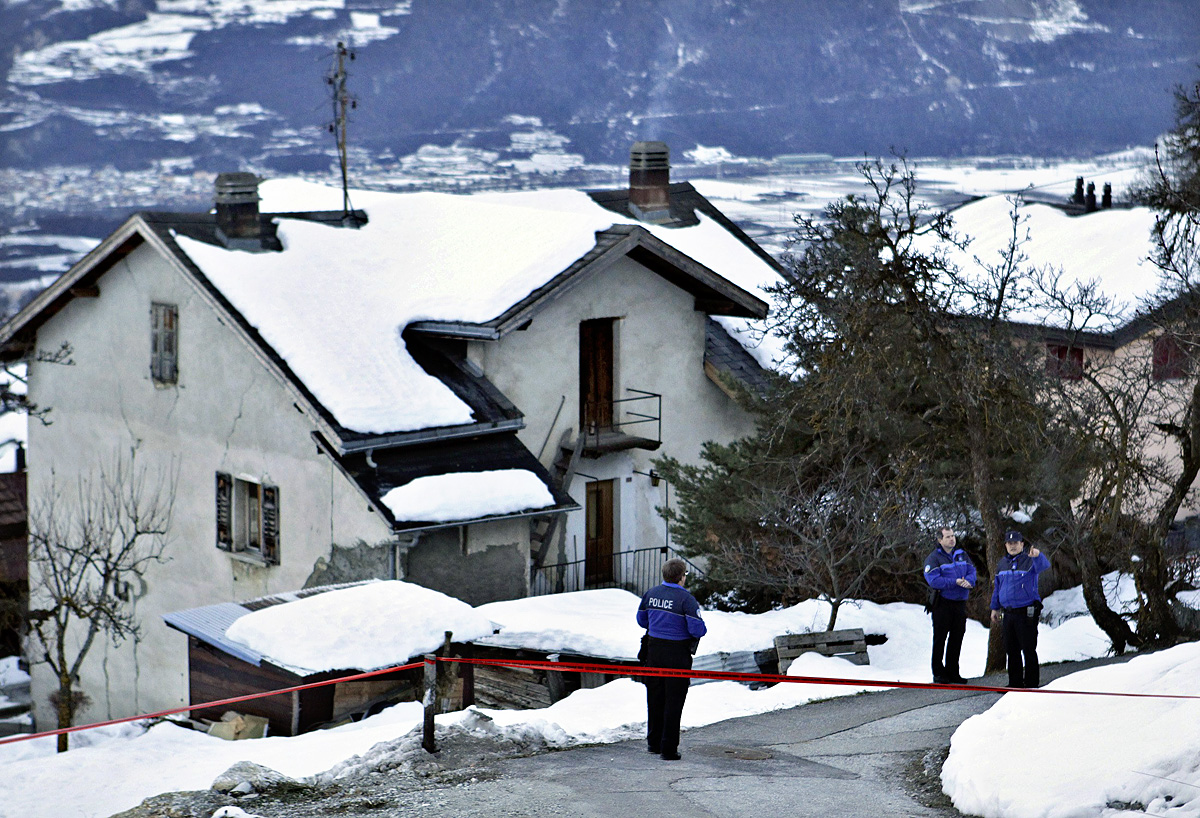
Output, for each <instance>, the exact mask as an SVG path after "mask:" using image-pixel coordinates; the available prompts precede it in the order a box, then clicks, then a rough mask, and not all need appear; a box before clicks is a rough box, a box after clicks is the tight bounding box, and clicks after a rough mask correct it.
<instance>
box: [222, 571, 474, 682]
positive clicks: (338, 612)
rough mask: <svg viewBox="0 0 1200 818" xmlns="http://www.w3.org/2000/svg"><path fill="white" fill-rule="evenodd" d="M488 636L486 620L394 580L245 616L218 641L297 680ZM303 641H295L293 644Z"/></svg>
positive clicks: (462, 605)
mask: <svg viewBox="0 0 1200 818" xmlns="http://www.w3.org/2000/svg"><path fill="white" fill-rule="evenodd" d="M445 631H453V632H454V640H455V641H456V642H467V641H471V640H473V639H478V638H480V637H482V636H486V635H487V634H490V633H491V632H492V623H491V622H490V621H489V620H488V618H487V617H486V616H484V615H483V614H481V613H479V612H478V611H476V610H475V609H474V608H472V607H471V606H470V605H468V604H467V603H465V602H463V601H461V600H458V599H454V598H453V597H450V596H446V595H445V594H443V593H439V592H438V591H433V590H430V589H429V588H423V587H421V586H420V585H413V584H412V583H408V582H398V581H395V580H391V581H381V582H369V583H367V584H365V585H358V586H355V587H352V588H343V589H341V590H338V591H328V592H326V593H323V594H316V595H315V596H310V597H305V598H303V599H298V600H296V601H295V602H288V603H285V604H282V605H272V606H271V607H269V608H263V609H261V610H258V611H254V612H252V613H248V614H246V615H245V616H243V617H242V618H240V619H238V620H237V621H235V622H234V623H233V624H232V625H230V626H229V630H228V631H226V634H225V635H226V636H227V637H228V638H229V639H231V640H233V641H234V642H238V643H240V644H243V645H245V646H246V647H248V648H251V649H252V650H255V651H257V652H258V653H261V654H262V655H263V656H264V657H265V658H267V659H269V660H270V661H271V662H273V663H274V664H277V665H279V666H280V667H283V668H287V669H288V670H291V671H292V672H294V673H297V674H299V675H301V676H306V675H308V674H310V673H320V672H322V671H328V670H364V671H365V670H375V669H377V668H382V667H387V666H389V665H395V664H403V663H404V662H407V661H408V659H409V658H410V657H413V656H419V655H420V654H423V653H428V652H430V651H432V650H435V649H437V648H438V647H440V646H441V645H442V643H443V641H444V638H445ZM297 634H303V636H304V638H303V639H297V638H296V635H297Z"/></svg>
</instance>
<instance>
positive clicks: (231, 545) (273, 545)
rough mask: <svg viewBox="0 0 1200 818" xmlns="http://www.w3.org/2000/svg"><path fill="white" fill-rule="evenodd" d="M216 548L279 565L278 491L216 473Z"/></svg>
mask: <svg viewBox="0 0 1200 818" xmlns="http://www.w3.org/2000/svg"><path fill="white" fill-rule="evenodd" d="M217 548H220V549H221V550H222V551H231V552H236V553H243V554H246V555H248V556H251V557H258V558H261V559H262V561H263V562H265V563H268V564H270V565H278V564H279V488H278V486H269V485H265V484H263V483H256V482H254V481H253V480H242V479H240V478H237V477H232V476H231V475H228V474H225V473H223V472H217Z"/></svg>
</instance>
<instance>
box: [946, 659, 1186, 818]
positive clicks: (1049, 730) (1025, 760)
mask: <svg viewBox="0 0 1200 818" xmlns="http://www.w3.org/2000/svg"><path fill="white" fill-rule="evenodd" d="M1198 677H1200V644H1187V645H1180V646H1178V647H1175V648H1171V649H1170V650H1165V651H1162V652H1161V653H1155V654H1150V655H1147V656H1138V657H1135V658H1134V659H1131V660H1130V661H1129V662H1128V663H1126V664H1121V665H1111V666H1107V667H1099V668H1093V669H1091V670H1085V671H1082V672H1079V673H1073V674H1071V675H1069V676H1064V677H1062V678H1060V679H1057V680H1055V681H1053V682H1051V683H1049V684H1047V685H1046V686H1045V687H1046V689H1049V690H1055V689H1057V690H1105V691H1128V692H1138V693H1177V694H1185V695H1196V694H1197V688H1196V679H1197V678H1198ZM1198 746H1200V701H1197V700H1170V699H1132V698H1102V697H1097V696H1065V695H1061V696H1055V695H1046V694H1021V693H1010V694H1008V695H1006V696H1004V698H1002V699H1001V700H1000V701H999V702H997V703H996V705H995V706H993V707H992V708H991V709H990V710H988V711H987V712H986V713H981V714H980V715H978V716H974V717H972V718H970V719H968V720H967V721H965V722H963V724H962V726H961V727H959V729H958V730H957V731H956V732H955V734H954V737H953V739H952V740H951V743H950V756H949V758H948V759H947V760H946V764H945V766H944V767H943V769H942V784H943V787H944V789H945V791H946V793H947V794H948V795H949V796H950V798H951V799H952V800H953V801H954V806H955V807H956V808H958V809H959V810H961V811H962V812H965V813H969V814H971V815H981V816H984V818H1083V816H1098V815H1119V814H1150V815H1171V816H1175V817H1176V818H1192V817H1193V816H1200V758H1198V757H1197V755H1196V747H1198ZM1122 805H1124V806H1125V807H1128V808H1129V809H1130V810H1131V811H1130V812H1129V813H1126V812H1124V807H1122ZM1134 805H1140V806H1134ZM1143 810H1144V813H1143Z"/></svg>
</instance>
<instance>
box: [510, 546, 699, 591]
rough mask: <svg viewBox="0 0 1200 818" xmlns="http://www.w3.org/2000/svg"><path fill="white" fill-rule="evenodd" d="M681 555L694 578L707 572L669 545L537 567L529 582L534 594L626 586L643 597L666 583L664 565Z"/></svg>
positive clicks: (628, 589)
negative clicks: (662, 583) (660, 584)
mask: <svg viewBox="0 0 1200 818" xmlns="http://www.w3.org/2000/svg"><path fill="white" fill-rule="evenodd" d="M672 558H678V559H681V560H683V561H684V562H686V563H687V565H688V574H689V575H690V577H689V578H690V579H696V578H698V577H700V576H702V575H703V573H704V572H703V571H701V570H700V569H699V568H697V567H696V566H695V565H693V564H692V563H691V562H690V561H688V560H687V559H686V558H685V557H684V556H683V555H682V554H680V553H679V552H678V551H676V550H675V549H674V548H671V547H669V546H659V547H657V548H638V549H636V550H634V551H617V552H615V553H613V554H604V555H601V556H600V557H599V558H594V559H590V560H589V559H582V560H575V561H574V562H560V563H557V564H555V565H544V566H542V567H541V568H539V569H535V570H534V572H533V576H532V577H531V578H530V582H529V595H530V596H545V595H546V594H561V593H566V592H568V591H583V590H588V589H592V588H624V589H625V590H627V591H631V592H632V593H635V594H637V595H638V596H641V595H642V594H644V593H646V591H648V590H650V589H651V588H653V587H654V586H655V585H658V584H659V583H660V582H662V565H663V563H664V562H666V561H667V560H669V559H672Z"/></svg>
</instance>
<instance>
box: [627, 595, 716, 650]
mask: <svg viewBox="0 0 1200 818" xmlns="http://www.w3.org/2000/svg"><path fill="white" fill-rule="evenodd" d="M637 623H638V624H639V625H641V626H642V627H643V628H645V629H646V630H647V631H648V632H649V634H650V635H651V636H653V637H654V638H655V639H671V640H674V641H676V642H681V641H683V640H685V639H699V638H700V637H701V636H703V635H704V634H706V633H708V626H707V625H705V624H704V620H703V619H701V618H700V605H699V604H697V602H696V598H695V597H694V596H692V595H691V594H689V593H688V592H687V590H686V589H685V588H684V587H683V586H682V585H676V584H675V583H674V582H664V583H663V584H662V585H659V586H658V587H656V588H651V589H650V590H649V591H647V592H646V593H645V595H644V596H643V597H642V603H641V604H640V605H638V611H637Z"/></svg>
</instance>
